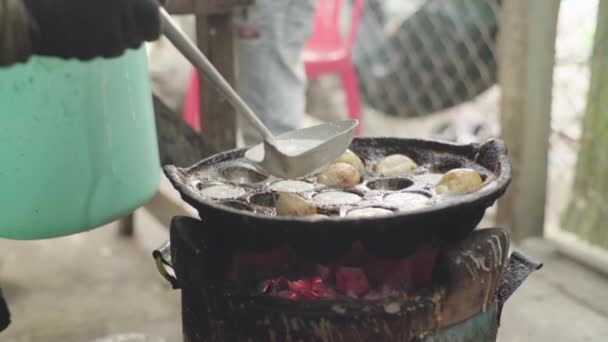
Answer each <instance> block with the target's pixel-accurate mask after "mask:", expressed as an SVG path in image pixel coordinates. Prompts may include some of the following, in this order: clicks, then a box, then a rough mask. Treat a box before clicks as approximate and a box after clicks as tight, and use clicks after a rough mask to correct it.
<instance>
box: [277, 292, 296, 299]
mask: <svg viewBox="0 0 608 342" xmlns="http://www.w3.org/2000/svg"><path fill="white" fill-rule="evenodd" d="M277 296H279V297H281V298H284V299H289V300H297V299H298V294H297V293H295V292H291V291H288V290H283V291H280V292H279V293H278V294H277Z"/></svg>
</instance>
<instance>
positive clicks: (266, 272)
mask: <svg viewBox="0 0 608 342" xmlns="http://www.w3.org/2000/svg"><path fill="white" fill-rule="evenodd" d="M351 150H352V151H353V152H355V153H356V154H357V155H359V156H361V157H362V159H363V160H364V161H365V163H366V171H365V172H366V176H365V177H364V181H363V182H362V183H361V184H360V185H358V186H355V187H353V188H350V189H342V190H341V191H343V192H345V193H348V194H351V195H353V196H357V197H358V198H359V200H358V201H356V202H348V201H347V202H348V203H347V202H344V201H343V202H342V203H338V204H335V205H329V206H323V205H319V208H320V209H321V210H322V212H323V213H325V214H326V216H323V217H321V218H319V217H279V216H276V215H275V213H274V211H273V199H275V198H276V197H273V191H275V190H273V186H272V185H273V184H276V182H280V180H276V179H272V178H271V177H267V176H265V175H264V174H263V172H261V171H260V170H258V169H256V168H255V167H254V166H252V165H249V164H247V163H246V162H245V161H244V160H243V159H242V156H243V154H244V150H242V149H240V150H235V151H230V152H225V153H220V154H218V155H215V156H213V157H210V158H207V159H205V160H203V161H201V162H200V163H198V164H196V165H194V166H192V167H190V168H177V167H174V166H167V167H165V168H164V170H165V173H166V174H167V176H168V177H169V179H170V180H171V182H172V184H173V185H174V187H175V188H176V189H177V190H178V191H179V192H180V194H181V196H182V198H183V199H184V200H185V201H186V202H187V203H189V204H190V205H192V206H193V207H194V208H196V209H197V210H198V212H199V216H200V217H201V219H200V220H199V219H194V218H186V217H176V218H174V220H173V222H172V225H171V238H170V241H168V242H167V243H166V244H165V245H164V246H162V247H161V248H159V249H158V250H157V251H155V252H154V257H155V259H156V262H157V266H158V268H159V271H160V272H161V274H163V275H164V276H165V277H166V278H167V279H168V280H169V281H170V282H171V283H172V285H173V287H174V288H179V289H181V291H182V322H183V333H184V339H185V340H186V341H256V342H257V341H494V340H495V338H496V333H497V329H498V325H499V322H500V313H501V311H502V307H503V304H504V302H505V301H506V299H507V298H508V297H509V296H510V295H511V294H512V293H513V291H515V289H516V288H517V287H518V286H519V285H520V284H521V282H522V281H523V280H524V279H525V278H526V277H527V275H528V274H529V273H530V272H532V271H534V270H536V269H538V268H540V264H539V263H536V262H534V261H531V260H529V259H527V258H526V257H525V256H523V255H522V254H520V253H517V252H514V253H513V254H512V255H511V256H510V257H509V256H508V254H509V238H508V234H507V232H506V231H505V230H504V229H500V228H489V229H476V226H477V225H478V223H479V222H480V220H481V218H482V217H483V214H484V212H485V210H486V208H487V207H489V206H491V205H492V204H493V203H494V201H495V200H496V199H498V198H499V197H500V196H501V195H502V194H503V193H504V191H505V190H506V187H507V186H508V184H509V181H510V164H509V160H508V158H507V151H506V148H505V147H504V144H503V143H502V142H501V141H500V140H490V141H488V142H486V143H484V144H471V145H454V144H448V143H440V142H435V141H423V140H411V139H395V138H356V139H355V140H354V141H353V144H352V145H351ZM395 153H400V154H405V155H407V156H409V157H411V158H412V159H413V160H415V161H416V163H417V164H418V166H419V167H418V168H417V169H416V170H414V171H413V172H411V173H410V174H408V175H406V176H400V177H382V176H378V175H374V174H373V172H372V171H371V170H372V169H371V165H372V164H373V163H374V161H376V160H379V158H382V157H383V156H387V155H390V154H395ZM456 168H470V169H475V170H477V171H478V172H479V174H480V175H481V177H482V178H483V181H484V182H483V184H482V186H481V187H480V188H479V189H477V190H475V191H474V192H471V193H466V194H462V195H458V196H448V197H441V196H438V195H437V193H435V192H433V188H432V186H430V185H429V182H428V181H426V180H425V179H427V178H425V177H422V176H423V175H424V174H426V173H429V172H431V173H445V172H447V171H449V170H451V169H456ZM418 176H420V177H418ZM299 181H300V182H303V183H309V184H310V186H307V187H297V189H294V190H293V191H292V192H294V193H298V194H300V195H301V196H302V197H304V198H309V199H311V201H314V198H315V196H319V194H323V193H325V192H330V191H336V190H335V189H328V188H326V187H323V186H319V184H316V183H315V181H314V179H313V178H309V179H302V180H299ZM210 186H225V187H226V188H225V190H226V191H224V192H223V195H222V196H220V197H221V198H218V197H214V198H209V197H208V196H206V195H205V192H204V189H207V188H208V187H210ZM394 194H406V195H407V194H418V195H422V196H425V197H427V198H428V199H429V202H428V203H427V205H425V206H416V207H411V206H395V205H391V204H390V203H387V202H385V201H383V199H385V198H387V197H388V196H391V195H394ZM408 196H409V195H408ZM350 198H353V197H352V196H351V197H350ZM362 208H382V209H384V210H386V211H390V214H386V215H380V216H372V217H351V216H349V215H348V213H349V212H350V211H353V210H360V209H362Z"/></svg>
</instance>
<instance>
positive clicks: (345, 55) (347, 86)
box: [303, 0, 363, 135]
mask: <svg viewBox="0 0 608 342" xmlns="http://www.w3.org/2000/svg"><path fill="white" fill-rule="evenodd" d="M352 3H353V4H352V11H351V20H350V29H349V31H348V35H347V36H346V37H345V38H343V37H342V34H341V32H340V13H341V12H342V0H317V5H316V9H315V16H314V26H313V32H312V36H311V37H310V39H309V40H308V43H307V44H306V46H305V48H304V53H303V59H304V65H305V68H306V76H307V77H308V79H315V78H318V77H320V76H324V75H330V74H337V75H338V76H339V77H340V81H341V83H342V90H343V91H344V94H345V97H346V108H347V111H348V117H349V118H350V119H357V120H361V102H360V99H359V82H358V80H357V75H356V73H355V68H354V66H353V63H352V59H351V54H352V50H353V46H354V44H355V39H356V38H357V29H358V27H359V20H360V18H361V12H362V10H363V0H353V1H352ZM356 134H357V135H360V134H361V125H359V126H358V127H357V131H356Z"/></svg>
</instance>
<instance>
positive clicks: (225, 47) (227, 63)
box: [196, 14, 237, 151]
mask: <svg viewBox="0 0 608 342" xmlns="http://www.w3.org/2000/svg"><path fill="white" fill-rule="evenodd" d="M196 35H197V41H198V46H199V48H200V49H201V50H202V51H203V53H204V54H205V55H206V56H207V57H208V58H209V60H210V61H211V63H212V64H213V65H214V66H215V67H216V68H217V69H218V71H219V72H220V73H221V74H222V75H223V76H224V78H225V79H226V80H227V81H228V82H229V83H230V84H232V85H234V83H235V59H234V58H235V54H234V32H233V28H232V16H231V15H230V14H218V15H208V16H207V15H197V16H196ZM199 82H200V87H199V89H200V103H201V106H200V109H201V114H200V117H201V127H202V129H203V130H204V132H205V133H204V134H205V136H206V137H207V141H208V142H209V143H210V144H211V146H212V147H213V148H214V149H215V150H217V151H224V150H227V149H231V148H235V147H236V142H237V140H236V135H237V123H236V113H235V111H234V109H233V108H232V106H231V105H230V104H229V103H228V102H227V101H226V100H225V99H224V97H223V96H222V95H220V93H219V92H218V91H217V90H215V88H213V87H212V86H210V85H209V83H208V82H207V80H206V79H205V78H204V77H200V78H199Z"/></svg>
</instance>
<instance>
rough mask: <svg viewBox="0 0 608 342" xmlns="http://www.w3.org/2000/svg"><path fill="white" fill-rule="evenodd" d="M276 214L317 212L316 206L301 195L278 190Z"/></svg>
mask: <svg viewBox="0 0 608 342" xmlns="http://www.w3.org/2000/svg"><path fill="white" fill-rule="evenodd" d="M276 208H277V215H280V216H313V215H316V214H317V208H315V206H314V205H313V204H312V203H310V202H308V201H307V200H305V199H303V198H302V197H300V196H298V195H295V194H292V193H288V192H280V193H279V196H278V198H277V202H276Z"/></svg>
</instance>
